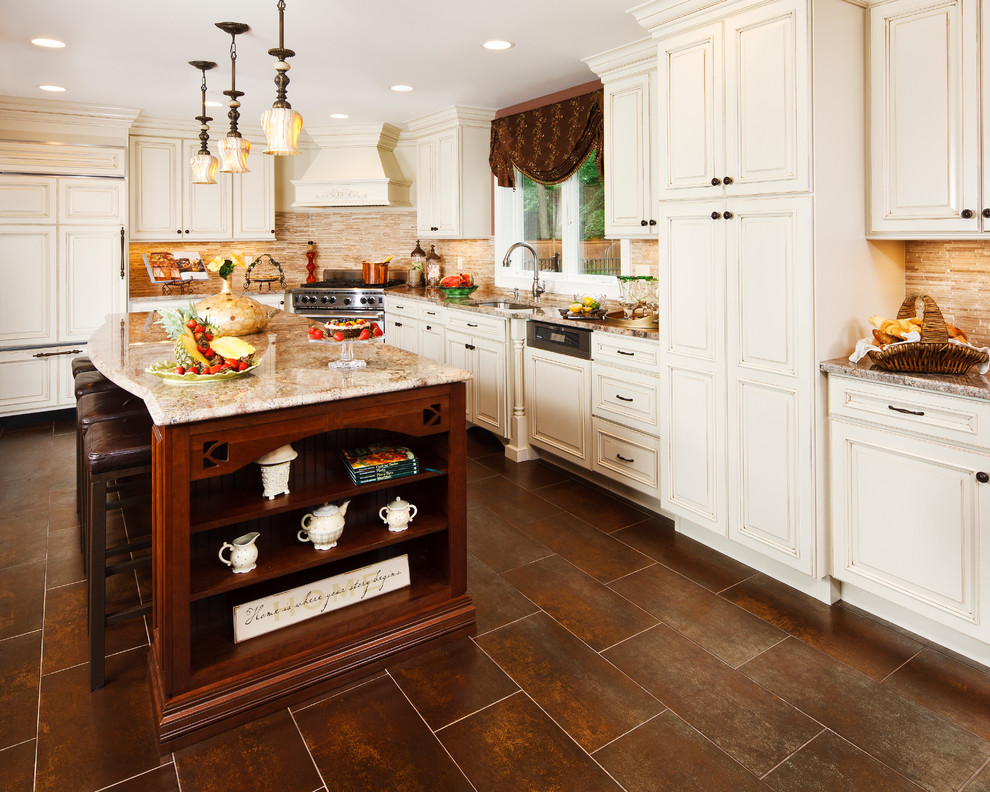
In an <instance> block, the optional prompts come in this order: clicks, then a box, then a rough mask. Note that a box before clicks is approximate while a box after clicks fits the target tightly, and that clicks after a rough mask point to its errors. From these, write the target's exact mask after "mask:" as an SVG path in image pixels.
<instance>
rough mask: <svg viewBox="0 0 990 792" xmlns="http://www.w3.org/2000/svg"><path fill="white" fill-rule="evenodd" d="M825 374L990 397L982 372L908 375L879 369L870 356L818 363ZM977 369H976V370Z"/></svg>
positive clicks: (981, 397) (953, 393)
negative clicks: (858, 359) (853, 359)
mask: <svg viewBox="0 0 990 792" xmlns="http://www.w3.org/2000/svg"><path fill="white" fill-rule="evenodd" d="M819 368H820V369H821V370H822V371H824V372H825V373H826V374H838V375H841V376H844V377H857V378H859V379H865V380H871V381H873V382H882V383H885V384H887V385H900V386H902V387H908V388H920V389H922V390H929V391H935V392H937V393H947V394H949V395H952V396H969V397H971V398H974V399H990V380H988V379H987V378H986V377H985V376H982V375H980V374H975V373H974V374H969V375H962V374H914V373H911V374H907V373H904V372H900V371H885V370H884V369H880V368H876V367H875V366H874V365H873V363H871V362H870V360H869V358H864V359H863V360H861V361H860V362H859V363H850V362H849V360H848V358H835V359H834V360H826V361H825V362H824V363H821V364H820V365H819ZM974 371H975V369H974Z"/></svg>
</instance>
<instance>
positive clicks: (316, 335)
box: [307, 319, 383, 341]
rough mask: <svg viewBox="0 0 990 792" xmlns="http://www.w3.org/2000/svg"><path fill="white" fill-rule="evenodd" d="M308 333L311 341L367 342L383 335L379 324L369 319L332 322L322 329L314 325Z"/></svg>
mask: <svg viewBox="0 0 990 792" xmlns="http://www.w3.org/2000/svg"><path fill="white" fill-rule="evenodd" d="M307 333H308V335H309V340H310V341H367V340H368V339H370V338H378V337H379V336H381V335H383V333H382V329H381V328H380V327H379V326H378V323H377V322H369V321H368V320H367V319H338V320H336V321H334V320H331V321H329V322H327V323H326V324H324V325H323V326H322V327H320V326H318V325H312V326H311V327H310V328H309V329H308V330H307Z"/></svg>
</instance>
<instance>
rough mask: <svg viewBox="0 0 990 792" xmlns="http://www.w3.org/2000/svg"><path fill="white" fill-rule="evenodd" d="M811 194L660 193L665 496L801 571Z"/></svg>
mask: <svg viewBox="0 0 990 792" xmlns="http://www.w3.org/2000/svg"><path fill="white" fill-rule="evenodd" d="M811 206H812V202H811V198H810V197H808V196H795V197H780V198H740V199H735V200H725V201H705V202H672V203H664V204H662V205H661V223H662V225H661V240H662V241H661V265H660V272H661V278H660V279H661V283H662V284H663V286H662V288H661V291H662V292H663V293H664V294H665V295H666V302H667V304H666V305H665V309H666V310H661V317H662V318H661V325H660V328H661V330H660V351H661V369H660V373H661V383H662V385H661V393H662V396H661V404H662V407H661V414H662V416H663V420H662V421H661V424H660V437H661V443H662V447H663V448H664V449H665V450H664V452H663V453H662V454H661V503H662V504H663V505H664V507H665V508H667V509H669V510H670V511H672V512H673V513H675V514H680V515H682V516H685V517H687V518H688V519H691V520H693V521H694V522H696V523H697V524H700V525H703V526H705V527H707V528H709V529H711V530H713V531H715V532H716V533H718V534H721V535H723V536H728V537H729V538H731V539H732V540H734V541H736V542H738V543H740V544H742V545H745V546H749V547H752V548H754V549H756V550H758V551H759V552H760V553H762V554H763V555H766V556H769V557H772V558H775V559H776V560H778V561H780V562H782V563H785V564H787V565H788V566H791V567H793V568H796V569H798V570H800V571H802V572H806V573H808V574H810V573H811V571H812V564H813V561H814V559H815V552H814V540H815V533H814V530H813V527H814V520H813V504H814V487H815V480H814V475H813V465H812V458H813V450H812V438H813V432H814V418H813V404H814V398H815V397H814V394H815V367H814V362H813V356H814V337H813V334H812V327H811V325H810V324H809V323H808V321H807V316H809V315H811V313H812V312H813V291H812V278H811V275H812V273H811V269H810V267H809V266H808V263H809V262H810V261H811V260H812V257H813V248H812V238H811V218H812V211H811Z"/></svg>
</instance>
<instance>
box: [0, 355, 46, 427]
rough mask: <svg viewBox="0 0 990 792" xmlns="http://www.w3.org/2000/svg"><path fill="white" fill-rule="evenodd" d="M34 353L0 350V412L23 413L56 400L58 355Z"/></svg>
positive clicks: (44, 406) (9, 413)
mask: <svg viewBox="0 0 990 792" xmlns="http://www.w3.org/2000/svg"><path fill="white" fill-rule="evenodd" d="M35 354H37V353H35V352H32V351H15V352H0V414H2V415H12V414H18V413H27V412H32V411H33V410H40V409H47V408H50V407H54V406H56V404H57V403H58V386H57V379H58V374H57V371H58V370H57V365H58V364H57V360H58V358H57V357H45V358H39V357H35V356H34V355H35Z"/></svg>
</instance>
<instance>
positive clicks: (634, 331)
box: [385, 286, 659, 341]
mask: <svg viewBox="0 0 990 792" xmlns="http://www.w3.org/2000/svg"><path fill="white" fill-rule="evenodd" d="M385 294H386V295H387V296H389V297H400V298H403V299H407V300H419V301H423V302H429V303H432V304H434V305H440V306H443V307H446V308H455V309H457V310H462V311H476V312H478V313H483V314H490V315H492V316H500V317H502V318H509V319H538V320H540V321H541V322H550V323H552V324H558V325H562V326H565V327H582V328H586V329H590V330H594V331H596V332H604V333H615V334H617V335H625V336H632V337H634V338H647V339H650V340H653V341H656V340H658V339H659V333H658V331H657V328H656V325H654V326H653V328H644V327H625V326H621V325H617V324H613V323H611V322H610V321H608V320H604V321H603V320H593V319H588V320H582V319H565V318H564V317H563V316H561V315H560V310H559V309H560V308H566V307H567V306H568V305H570V304H571V302H572V299H571V298H568V297H566V296H564V295H557V294H544V295H543V298H542V301H541V303H540V305H538V306H535V307H534V310H526V311H510V310H506V309H504V308H495V307H493V306H491V305H478V303H479V302H482V301H486V300H505V301H507V302H515V303H525V304H526V305H534V302H533V298H532V296H530V295H529V294H525V293H523V292H522V290H520V294H519V299H518V300H517V299H515V297H514V296H513V292H512V290H511V289H496V288H490V287H484V286H482V287H480V288H479V289H478V290H477V291H476V292H474V293H473V294H472V295H471V296H470V297H469V298H467V299H464V300H451V299H448V298H447V297H446V296H445V295H444V293H443V292H441V291H440V290H439V289H430V288H426V287H412V286H393V287H391V288H389V289H387V290H386V291H385ZM612 308H613V309H614V310H618V306H617V305H615V306H612Z"/></svg>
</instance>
